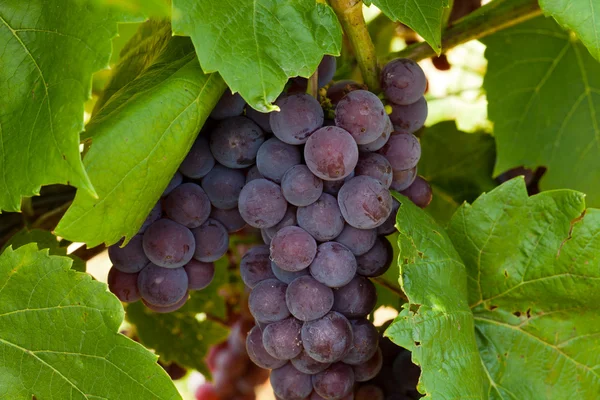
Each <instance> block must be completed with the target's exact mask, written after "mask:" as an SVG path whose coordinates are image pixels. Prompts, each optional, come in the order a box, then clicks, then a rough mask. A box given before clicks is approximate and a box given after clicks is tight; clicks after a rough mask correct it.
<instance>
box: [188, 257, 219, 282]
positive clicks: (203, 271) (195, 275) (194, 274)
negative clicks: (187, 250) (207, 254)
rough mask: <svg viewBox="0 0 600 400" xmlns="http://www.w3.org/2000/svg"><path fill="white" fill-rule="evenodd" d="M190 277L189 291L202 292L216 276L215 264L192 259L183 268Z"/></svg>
mask: <svg viewBox="0 0 600 400" xmlns="http://www.w3.org/2000/svg"><path fill="white" fill-rule="evenodd" d="M183 269H185V272H186V273H187V276H188V290H202V289H204V288H205V287H207V286H208V285H210V283H211V282H212V280H213V278H214V276H215V264H213V263H211V262H202V261H198V260H194V259H191V260H190V262H189V263H187V264H185V266H184V267H183Z"/></svg>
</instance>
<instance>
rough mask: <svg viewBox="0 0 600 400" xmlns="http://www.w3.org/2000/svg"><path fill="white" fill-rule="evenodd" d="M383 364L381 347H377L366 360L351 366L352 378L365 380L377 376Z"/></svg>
mask: <svg viewBox="0 0 600 400" xmlns="http://www.w3.org/2000/svg"><path fill="white" fill-rule="evenodd" d="M382 366H383V356H382V355H381V349H379V348H378V349H377V351H376V352H375V354H374V355H373V357H371V358H370V359H369V360H368V361H366V362H364V363H362V364H359V365H354V366H352V369H353V370H354V379H355V380H356V382H366V381H369V380H371V379H373V378H375V377H376V376H377V374H378V373H379V371H381V367H382Z"/></svg>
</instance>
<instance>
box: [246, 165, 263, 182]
mask: <svg viewBox="0 0 600 400" xmlns="http://www.w3.org/2000/svg"><path fill="white" fill-rule="evenodd" d="M255 179H264V176H262V174H261V173H260V172H258V167H257V166H256V165H253V166H252V167H250V169H248V172H246V183H248V182H250V181H253V180H255Z"/></svg>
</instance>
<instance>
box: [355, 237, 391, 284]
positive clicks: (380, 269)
mask: <svg viewBox="0 0 600 400" xmlns="http://www.w3.org/2000/svg"><path fill="white" fill-rule="evenodd" d="M393 257H394V250H393V249H392V245H391V244H390V242H388V241H387V240H386V239H385V238H383V237H379V238H377V240H376V241H375V244H374V245H373V247H372V248H371V250H369V251H367V252H366V253H365V254H363V255H361V256H358V257H356V263H357V269H356V272H357V273H358V274H360V275H362V276H368V277H377V276H380V275H383V274H384V273H385V271H387V270H388V268H389V267H390V265H392V258H393Z"/></svg>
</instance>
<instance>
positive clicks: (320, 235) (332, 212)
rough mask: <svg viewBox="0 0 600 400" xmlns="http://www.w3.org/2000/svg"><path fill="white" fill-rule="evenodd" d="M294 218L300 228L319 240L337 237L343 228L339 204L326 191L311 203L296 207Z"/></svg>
mask: <svg viewBox="0 0 600 400" xmlns="http://www.w3.org/2000/svg"><path fill="white" fill-rule="evenodd" d="M296 220H297V221H298V225H299V226H300V227H301V228H302V229H304V230H305V231H307V232H308V233H310V234H311V235H312V236H313V237H314V238H315V239H316V240H318V241H321V242H324V241H327V240H331V239H333V238H335V237H337V236H338V235H339V234H340V233H341V232H342V230H343V229H344V217H342V213H341V211H340V208H339V205H338V203H337V201H336V199H335V197H333V196H331V195H329V194H327V193H323V194H322V195H321V197H319V200H317V201H315V202H314V203H312V204H311V205H308V206H306V207H298V211H297V212H296Z"/></svg>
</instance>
